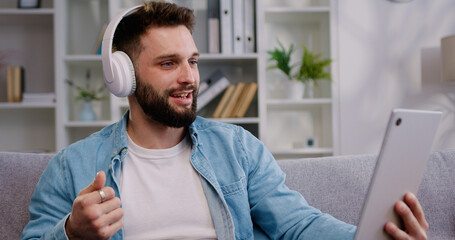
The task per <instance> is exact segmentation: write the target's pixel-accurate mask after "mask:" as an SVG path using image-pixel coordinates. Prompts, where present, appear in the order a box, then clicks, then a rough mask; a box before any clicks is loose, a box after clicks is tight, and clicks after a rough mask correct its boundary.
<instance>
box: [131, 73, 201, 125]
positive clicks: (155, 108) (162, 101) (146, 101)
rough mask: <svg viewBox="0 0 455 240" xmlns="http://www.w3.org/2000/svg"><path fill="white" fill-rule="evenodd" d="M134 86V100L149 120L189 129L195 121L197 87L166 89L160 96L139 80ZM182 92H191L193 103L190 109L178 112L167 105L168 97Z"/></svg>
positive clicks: (152, 88)
mask: <svg viewBox="0 0 455 240" xmlns="http://www.w3.org/2000/svg"><path fill="white" fill-rule="evenodd" d="M136 84H137V88H136V93H135V95H136V99H137V101H138V103H139V105H140V106H141V108H142V111H144V113H145V115H147V117H149V118H150V119H152V120H155V121H157V122H159V123H161V124H163V125H165V126H169V127H173V128H181V127H189V126H190V125H191V123H193V122H194V120H195V119H196V109H197V87H196V86H195V85H189V86H186V87H183V88H179V89H167V90H166V91H164V93H163V94H160V93H159V92H158V91H157V90H156V89H155V88H154V87H153V86H151V85H150V84H146V83H143V82H142V81H141V80H140V79H137V81H136ZM182 90H193V92H192V97H193V102H192V104H191V108H190V109H184V111H180V112H179V111H177V110H176V109H175V108H174V107H172V106H171V104H170V103H169V96H170V94H171V93H172V92H175V91H182Z"/></svg>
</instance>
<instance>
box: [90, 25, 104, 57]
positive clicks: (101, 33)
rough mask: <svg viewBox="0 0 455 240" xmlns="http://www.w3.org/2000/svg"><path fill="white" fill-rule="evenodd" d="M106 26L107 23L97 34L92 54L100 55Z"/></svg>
mask: <svg viewBox="0 0 455 240" xmlns="http://www.w3.org/2000/svg"><path fill="white" fill-rule="evenodd" d="M107 25H108V24H107V23H106V24H104V25H103V26H102V27H101V29H100V31H99V33H98V37H97V39H96V43H95V47H94V48H93V51H92V53H93V54H98V55H100V54H101V45H102V43H103V36H104V32H106V28H107Z"/></svg>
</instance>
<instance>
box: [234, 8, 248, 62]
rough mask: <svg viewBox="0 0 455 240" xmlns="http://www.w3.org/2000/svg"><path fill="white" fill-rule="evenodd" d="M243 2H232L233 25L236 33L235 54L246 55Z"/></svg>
mask: <svg viewBox="0 0 455 240" xmlns="http://www.w3.org/2000/svg"><path fill="white" fill-rule="evenodd" d="M243 9H244V7H243V0H232V24H233V33H234V39H233V41H234V54H242V53H245V46H244V42H243V37H244V35H245V32H244V20H243V15H244V12H243V11H244V10H243Z"/></svg>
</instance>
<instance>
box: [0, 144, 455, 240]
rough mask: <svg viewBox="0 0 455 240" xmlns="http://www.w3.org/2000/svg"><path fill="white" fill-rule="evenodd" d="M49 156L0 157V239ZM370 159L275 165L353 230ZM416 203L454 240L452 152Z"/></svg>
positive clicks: (22, 220) (436, 235) (19, 215)
mask: <svg viewBox="0 0 455 240" xmlns="http://www.w3.org/2000/svg"><path fill="white" fill-rule="evenodd" d="M51 157H52V155H50V154H26V153H0V166H1V169H0V238H1V239H18V238H19V236H20V234H21V231H22V228H23V227H24V225H25V224H26V223H27V221H28V218H29V214H28V210H27V206H28V204H29V201H30V196H31V194H32V192H33V189H34V187H35V185H36V182H37V181H38V179H39V177H40V175H41V173H42V171H43V170H44V168H45V167H46V165H47V163H48V161H49V160H50V158H51ZM375 161H376V157H375V156H374V155H356V156H339V157H324V158H313V159H300V160H282V161H279V164H280V166H281V168H282V169H283V170H284V171H285V172H286V174H287V180H286V182H287V184H288V186H289V187H290V188H291V189H294V190H297V191H299V192H301V193H302V194H303V195H304V196H305V198H306V199H307V200H308V202H309V203H310V204H312V205H313V206H315V207H317V208H319V209H321V210H322V211H323V212H327V213H330V214H332V215H333V216H335V217H336V218H339V219H341V220H343V221H346V222H348V223H351V224H356V223H357V221H358V217H359V213H360V210H361V207H362V203H363V199H364V196H365V193H366V191H367V187H368V183H369V180H370V177H371V174H372V171H373V168H374V164H375ZM418 197H419V199H420V201H421V204H422V205H423V208H424V211H425V214H426V217H427V220H428V222H429V224H430V230H429V232H428V236H429V239H455V150H454V151H440V152H434V153H432V154H431V156H430V160H429V163H428V167H427V169H426V172H425V175H424V179H423V182H422V184H421V186H420V189H419V192H418Z"/></svg>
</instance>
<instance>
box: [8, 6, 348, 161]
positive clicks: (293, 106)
mask: <svg viewBox="0 0 455 240" xmlns="http://www.w3.org/2000/svg"><path fill="white" fill-rule="evenodd" d="M7 2H8V3H7V4H5V3H0V24H2V25H0V43H2V44H0V46H5V45H11V43H10V42H14V41H16V40H17V39H24V38H29V39H32V38H31V37H30V36H29V35H27V33H18V32H14V31H15V30H8V29H9V28H11V29H14V28H16V29H17V28H25V29H28V30H30V32H32V30H31V28H32V27H31V26H29V25H32V26H33V24H31V22H42V24H43V25H45V26H46V29H47V30H46V31H44V32H43V33H41V35H43V36H41V37H44V35H45V36H46V37H47V39H48V41H47V42H48V45H47V46H45V47H43V46H41V45H36V44H31V46H33V48H35V49H39V50H40V51H39V52H38V54H39V55H40V56H42V55H45V54H48V55H49V54H50V56H51V57H50V58H47V59H44V60H45V61H44V60H42V59H41V58H40V59H39V60H36V59H34V61H33V63H37V62H39V63H43V64H44V66H43V67H40V69H41V68H45V69H46V71H39V73H38V72H37V73H36V74H33V76H34V78H35V75H36V78H37V79H38V80H37V82H39V84H37V86H44V89H40V88H39V87H37V89H36V91H37V92H40V91H43V92H45V91H55V94H56V98H57V102H56V103H53V104H34V103H30V104H29V103H27V104H25V103H5V101H6V96H5V93H0V116H1V117H0V130H1V133H2V134H1V135H2V136H3V135H4V134H3V133H7V135H8V136H22V137H18V138H17V141H16V140H14V141H11V137H8V138H7V137H2V136H0V143H2V144H0V146H1V147H0V151H34V150H44V151H51V152H55V151H59V150H60V149H62V148H64V147H66V146H68V145H69V144H71V143H73V142H75V141H77V140H80V139H83V138H85V137H87V136H88V135H90V134H91V133H93V132H95V131H98V130H100V129H101V128H103V127H105V126H107V125H109V124H112V123H114V122H116V121H117V120H119V119H120V117H121V116H122V114H123V113H124V112H125V111H126V110H127V109H128V103H127V101H126V99H124V98H123V99H120V98H117V97H113V96H111V95H110V94H109V93H108V92H107V91H106V92H105V94H106V96H109V97H108V98H107V99H106V100H103V101H99V102H95V103H94V109H95V112H96V113H97V115H98V120H96V121H93V122H82V121H79V120H78V117H77V115H78V112H79V111H80V109H81V107H82V102H75V101H74V98H75V96H76V95H75V94H76V92H75V90H74V89H73V88H71V87H70V86H69V85H68V84H66V83H65V80H66V79H70V80H72V81H74V82H76V83H79V84H81V83H83V81H85V74H86V71H87V69H90V71H91V84H92V85H93V86H102V85H103V84H104V82H103V77H102V65H101V56H100V55H96V54H93V49H94V47H95V43H96V39H97V37H98V35H99V32H100V30H101V28H102V26H103V25H104V24H105V23H108V21H109V19H111V18H112V17H113V16H114V15H115V14H116V13H118V12H119V11H120V10H121V9H124V8H128V7H131V6H133V5H137V4H141V2H142V1H141V0H90V1H86V0H59V1H53V0H42V8H40V9H31V10H30V9H27V10H24V9H17V8H16V1H15V0H7ZM175 2H178V3H182V2H183V1H175ZM184 4H185V5H187V6H189V7H191V8H193V9H194V10H195V14H196V21H197V23H196V29H195V31H194V34H193V36H194V38H195V42H196V45H197V46H198V48H199V50H200V52H201V55H200V58H199V71H200V77H201V80H203V79H205V78H207V77H208V76H210V75H211V74H212V73H213V72H214V71H216V70H218V69H219V70H221V71H222V72H223V73H224V74H225V75H226V76H227V78H228V79H229V80H230V81H231V83H234V84H235V83H237V82H245V83H249V82H257V83H258V87H259V88H258V93H257V95H256V97H255V99H254V100H253V103H252V105H251V107H250V109H249V110H248V112H247V114H246V117H244V118H222V119H214V120H216V121H220V122H226V123H233V124H238V125H241V126H243V127H244V128H246V129H247V130H249V131H250V132H252V133H253V134H254V135H256V136H257V137H258V138H259V139H261V140H262V141H263V142H264V143H265V144H266V145H267V147H268V148H269V149H270V150H271V151H272V153H273V154H274V155H275V157H276V158H277V159H282V158H295V157H307V156H325V155H333V154H337V152H338V145H339V143H338V119H337V118H338V117H337V116H338V93H337V92H338V87H337V81H338V79H337V74H336V71H337V69H336V64H333V65H332V66H331V71H332V75H333V81H332V82H328V81H326V82H321V83H320V88H319V89H318V90H316V92H315V98H313V99H301V100H290V99H287V98H286V96H285V93H284V91H283V87H282V85H283V81H284V80H283V79H282V78H281V77H280V75H279V74H278V73H277V72H274V71H268V70H266V68H267V66H268V65H269V63H268V62H267V59H268V57H269V56H268V55H267V53H266V51H267V50H271V49H273V47H275V46H276V44H277V42H276V40H277V36H279V40H280V41H281V42H282V43H283V44H285V45H288V44H290V43H294V44H295V45H296V46H299V44H301V43H303V44H306V45H307V46H309V47H310V49H311V50H313V51H315V52H319V53H323V54H324V56H325V57H331V58H333V59H336V53H337V50H336V44H334V42H336V28H335V26H336V25H335V24H336V22H335V21H334V20H333V19H335V18H336V16H335V12H334V11H333V9H336V8H335V6H334V4H336V1H334V0H304V1H300V0H286V1H273V0H263V1H262V0H256V33H257V34H256V47H257V52H256V53H249V54H240V55H236V54H209V53H207V46H206V44H207V39H206V38H207V36H206V35H207V33H206V30H205V26H206V23H204V21H206V19H205V18H206V14H207V9H204V7H205V8H206V5H207V0H193V1H184ZM204 11H205V12H204ZM23 18H28V19H29V20H27V21H24V20H20V21H17V22H18V23H9V22H10V21H8V23H6V20H11V19H12V20H19V19H23ZM37 19H38V20H39V21H37ZM40 19H41V20H40ZM2 26H8V28H7V30H3V29H4V28H3V29H2ZM4 33H6V34H8V35H12V36H14V38H12V40H11V39H9V40H3V35H4ZM49 35H50V36H49ZM5 41H9V42H5ZM26 43H28V45H30V42H26ZM12 46H14V47H15V45H14V44H12ZM38 46H39V47H38ZM21 47H24V48H25V49H29V47H28V48H27V47H25V46H24V45H18V46H17V47H16V48H21ZM2 50H3V51H4V50H5V49H4V48H0V54H1V53H2ZM28 58H31V56H26V57H25V58H23V59H20V58H18V59H17V60H15V61H17V62H19V63H20V62H22V61H25V60H24V59H28ZM45 62H46V63H45ZM11 64H15V63H14V62H13V63H11ZM27 69H28V67H27ZM2 71H5V70H2ZM30 71H32V70H31V69H30ZM43 72H44V73H43ZM46 72H47V73H46ZM45 74H47V75H45ZM48 75H50V77H49V76H48ZM54 76H55V77H54ZM0 80H2V79H1V78H0ZM3 81H4V80H3ZM0 83H1V81H0ZM2 94H3V95H2ZM218 98H221V96H219V97H218ZM218 100H219V99H218ZM217 103H218V101H216V100H215V101H212V103H210V104H209V105H207V106H206V107H205V108H204V109H202V111H201V112H200V115H202V116H204V117H208V118H210V116H211V114H212V113H213V110H214V109H215V107H216V105H217ZM38 115H39V116H41V117H37V116H38ZM5 116H6V117H5ZM19 119H20V121H19ZM10 122H14V124H13V125H10V124H9V123H10ZM38 127H39V129H37V128H38ZM38 137H39V138H40V139H39V140H38V139H37V138H38ZM307 137H314V139H316V140H317V142H318V147H315V148H305V147H304V141H305V139H306V138H307ZM24 138H27V139H30V140H24ZM7 142H12V143H11V144H10V145H8V144H6V143H7ZM24 142H25V143H24ZM5 144H6V145H5ZM43 144H44V145H43ZM12 145H13V146H14V147H12ZM42 145H43V146H42Z"/></svg>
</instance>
